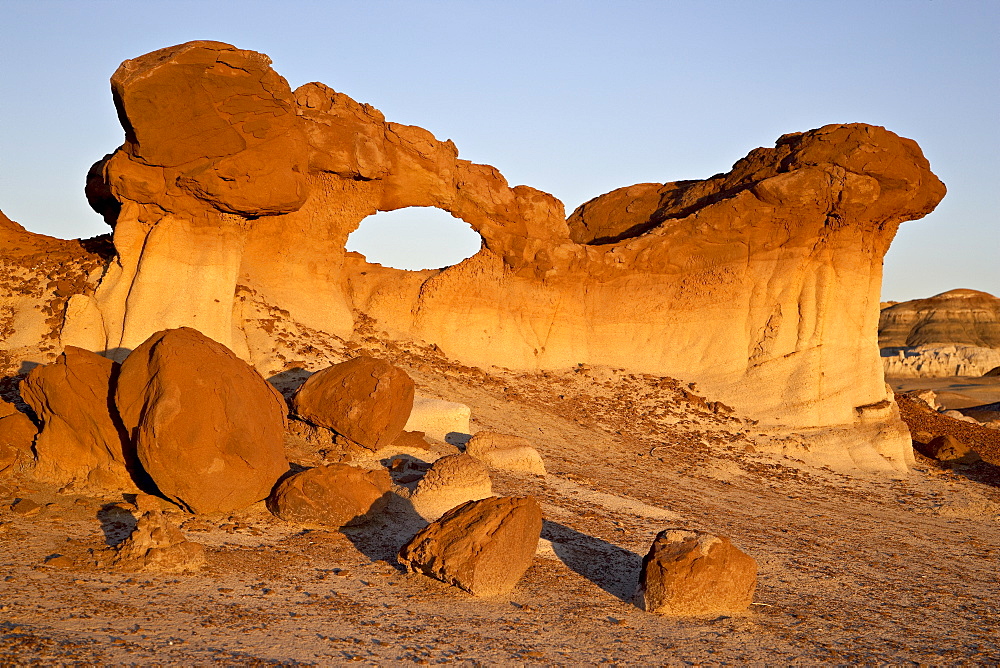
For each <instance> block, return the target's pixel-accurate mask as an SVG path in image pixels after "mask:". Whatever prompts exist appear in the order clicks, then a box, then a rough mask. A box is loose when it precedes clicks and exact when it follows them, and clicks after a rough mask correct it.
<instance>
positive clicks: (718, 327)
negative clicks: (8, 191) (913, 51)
mask: <svg viewBox="0 0 1000 668" xmlns="http://www.w3.org/2000/svg"><path fill="white" fill-rule="evenodd" d="M112 89H113V93H114V100H115V103H116V105H117V107H118V111H119V116H120V118H121V119H122V123H123V125H124V128H125V132H126V140H125V143H124V144H123V145H122V146H121V147H120V148H118V149H117V150H116V151H114V152H113V153H112V154H110V155H108V156H106V157H105V158H104V159H103V160H102V161H100V162H99V163H98V164H97V165H95V167H94V169H92V170H91V174H90V175H89V178H88V184H87V186H88V196H89V199H90V201H91V203H92V204H93V206H94V208H95V209H96V210H98V211H99V212H101V213H102V214H103V215H105V217H106V219H107V220H108V221H109V223H111V224H112V225H113V227H114V249H115V251H116V255H115V256H114V258H113V259H112V260H110V263H109V264H108V266H107V267H106V269H105V270H104V271H103V273H102V272H97V271H92V267H91V268H90V269H88V267H90V265H88V264H87V262H88V261H89V260H88V258H90V257H91V254H88V253H86V252H84V251H77V252H78V253H79V254H80V257H81V260H80V263H79V267H80V269H79V274H80V276H81V277H83V279H85V280H82V281H78V282H76V283H73V282H67V283H66V285H62V286H61V287H59V288H58V289H59V290H66V289H69V290H70V291H71V292H72V296H70V298H69V302H68V304H67V305H66V306H65V309H64V310H65V320H64V321H63V320H62V319H60V320H59V322H57V323H54V324H52V331H54V332H55V335H56V336H57V337H59V341H60V343H61V344H62V345H75V346H78V347H82V348H86V349H89V350H93V351H110V353H109V354H110V355H111V356H113V357H118V358H119V359H120V358H121V356H123V355H124V354H126V353H127V352H128V351H129V350H131V349H132V348H134V347H136V346H138V345H139V344H140V343H142V342H143V341H144V340H146V339H147V338H148V337H149V336H150V335H151V334H153V333H154V332H157V331H161V330H164V329H171V328H178V327H192V328H195V329H198V330H199V331H201V332H202V333H204V334H206V335H207V336H209V337H211V338H212V339H215V340H217V341H219V342H221V343H223V344H224V345H226V346H228V347H230V348H231V349H233V350H234V351H235V352H236V353H237V354H238V355H239V356H241V357H243V358H244V359H246V360H248V361H250V362H251V363H252V364H254V365H255V366H256V367H257V368H258V370H260V371H261V372H262V373H264V374H265V375H273V374H275V373H278V372H281V371H283V370H284V369H285V365H286V362H287V361H288V360H290V359H293V358H294V359H301V357H302V354H301V351H299V350H297V349H294V345H295V343H294V342H295V341H296V340H298V339H299V338H300V336H301V335H302V333H305V332H308V333H309V336H310V337H313V338H314V339H315V338H316V337H327V339H328V340H329V341H331V342H333V343H334V344H336V343H337V342H338V341H339V340H342V339H348V338H350V337H351V336H352V333H353V332H354V331H355V329H356V327H357V326H358V324H359V322H360V321H361V320H364V321H365V322H366V323H371V322H374V323H375V326H376V327H377V330H378V331H380V332H385V334H386V336H388V337H390V338H393V339H398V340H418V341H423V342H426V343H428V344H434V345H436V346H437V347H438V348H439V349H440V350H441V351H442V352H443V353H444V354H445V355H447V356H449V357H450V358H452V359H454V360H457V361H461V362H463V363H465V364H469V365H476V366H489V365H496V366H503V367H508V368H512V369H558V368H565V367H570V366H573V365H576V364H578V363H581V362H585V363H588V364H592V365H608V366H613V367H617V368H624V369H627V370H629V371H631V372H635V373H648V374H654V375H662V376H672V377H675V378H680V379H683V380H684V381H686V382H691V381H696V382H697V383H698V384H699V386H700V390H701V391H704V392H706V393H708V394H710V395H711V396H712V397H713V398H715V399H719V400H721V401H723V402H725V403H727V404H729V405H731V406H733V407H734V408H736V409H737V410H738V411H740V412H741V413H742V414H744V415H747V416H750V417H752V418H753V419H755V420H758V421H759V426H760V427H761V428H771V429H774V430H777V431H783V430H784V431H794V432H795V433H796V434H801V435H804V436H805V437H806V438H810V439H811V441H812V443H814V444H815V445H816V447H814V448H813V451H814V452H815V453H820V454H822V456H824V457H827V458H828V459H831V460H836V459H840V460H842V462H844V463H849V464H852V465H857V466H860V467H862V468H867V469H891V468H897V469H898V468H903V467H905V465H906V463H907V462H908V461H910V459H911V457H912V454H911V449H910V442H909V438H908V436H907V431H906V428H905V426H904V425H903V424H902V422H901V421H900V420H899V418H898V412H897V411H896V407H895V403H894V401H893V399H892V393H891V392H887V390H886V386H885V384H884V381H883V375H882V365H881V361H880V359H879V353H878V344H877V340H876V332H877V327H878V318H879V289H880V284H881V272H882V257H883V255H884V254H885V252H886V250H887V249H888V247H889V244H890V242H891V241H892V238H893V236H894V234H895V232H896V228H897V226H898V225H899V223H901V222H903V221H907V220H913V219H916V218H920V217H922V216H924V215H926V214H927V213H929V212H930V211H931V210H932V209H933V208H934V207H935V205H936V204H937V203H938V201H939V200H940V199H941V198H942V196H943V195H944V192H945V189H944V186H943V184H942V183H941V182H940V181H939V180H938V179H937V178H936V177H935V176H934V174H933V173H932V172H931V171H930V169H929V165H928V162H927V160H926V159H925V158H924V157H923V155H922V154H921V152H920V149H919V147H918V146H917V144H916V143H915V142H913V141H911V140H909V139H904V138H901V137H898V136H897V135H895V134H893V133H892V132H889V131H887V130H885V129H883V128H880V127H873V126H868V125H862V124H850V125H829V126H825V127H823V128H820V129H817V130H812V131H809V132H803V133H793V134H788V135H784V136H783V137H780V138H779V139H778V141H777V143H776V145H775V146H774V147H773V148H758V149H754V150H753V151H751V152H750V153H749V154H748V155H747V157H745V158H743V159H742V160H740V161H739V162H737V163H736V164H735V165H734V166H733V168H732V170H731V171H730V172H728V173H726V174H720V175H717V176H714V177H712V178H710V179H707V180H704V181H681V182H674V183H665V184H660V183H647V184H639V185H634V186H629V187H626V188H622V189H619V190H615V191H613V192H610V193H608V194H605V195H602V196H600V197H597V198H595V199H593V200H591V201H589V202H587V203H585V204H583V205H582V206H580V207H579V208H578V209H577V210H576V211H574V212H573V213H572V215H570V216H569V218H568V219H567V218H566V217H565V212H564V209H563V205H562V203H561V202H559V200H557V199H556V198H554V197H552V196H551V195H548V194H546V193H544V192H540V191H538V190H535V189H533V188H530V187H527V186H515V187H510V186H509V185H508V184H507V182H506V180H505V179H504V177H503V176H502V175H501V174H500V173H499V172H498V171H497V170H496V169H494V168H493V167H490V166H488V165H478V164H474V163H471V162H469V161H467V160H462V159H460V158H459V157H458V150H457V148H456V147H455V145H454V144H453V143H452V142H451V141H439V140H437V139H436V138H435V137H434V136H433V135H432V134H431V133H429V132H427V131H426V130H423V129H421V128H418V127H414V126H408V125H400V124H398V123H392V122H387V121H386V120H385V119H384V117H383V115H382V114H381V113H380V112H379V111H378V110H376V109H374V108H373V107H371V106H369V105H367V104H360V103H358V102H355V101H354V100H352V99H351V98H349V97H347V96H346V95H344V94H343V93H339V92H336V91H334V90H333V89H331V88H329V87H327V86H325V85H322V84H318V83H310V84H306V85H304V86H302V87H300V88H298V89H297V90H295V91H292V90H291V89H290V88H289V86H288V84H287V83H286V82H285V80H284V79H283V78H282V77H280V76H279V75H278V74H277V73H275V72H274V71H273V70H272V69H271V68H270V61H269V59H268V58H267V57H266V56H264V55H262V54H259V53H255V52H253V51H244V50H241V49H237V48H235V47H232V46H229V45H227V44H222V43H218V42H190V43H187V44H183V45H179V46H174V47H170V48H166V49H161V50H159V51H156V52H154V53H151V54H148V55H145V56H142V57H139V58H136V59H134V60H129V61H126V62H125V63H123V64H122V65H121V67H120V68H119V69H118V71H117V72H116V73H115V74H114V76H113V77H112ZM409 206H433V207H438V208H441V209H444V210H446V211H448V212H450V213H451V214H453V215H455V216H457V217H459V218H461V219H462V220H465V221H466V222H468V223H469V224H470V225H471V226H472V227H473V228H474V229H475V230H476V231H477V232H478V233H479V234H480V235H481V236H482V238H483V247H482V250H480V251H479V252H478V253H477V254H476V255H474V256H473V257H471V258H468V259H467V260H464V261H462V262H460V263H459V264H457V265H455V266H452V267H449V268H447V269H443V270H439V271H438V270H436V271H421V272H406V271H401V270H394V269H388V268H383V267H380V266H378V265H372V264H369V263H367V262H365V260H364V258H363V257H361V256H359V255H358V254H355V253H347V252H345V250H344V245H345V241H346V239H347V236H348V235H349V234H350V233H351V232H352V231H354V230H355V229H356V228H357V227H358V226H359V224H360V223H361V221H362V220H364V218H365V217H367V216H370V215H372V214H374V213H375V212H377V211H389V210H393V209H399V208H403V207H409ZM5 229H6V228H2V229H0V231H3V230H5ZM4 234H7V232H4ZM10 234H20V231H17V230H14V231H13V232H10ZM30 243H37V242H34V241H32V242H30ZM67 243H68V242H67ZM19 252H20V251H19ZM3 253H4V256H3V258H2V259H0V262H3V263H6V264H8V265H11V263H14V262H16V259H11V258H12V257H14V256H12V255H11V254H10V252H9V251H8V248H7V247H6V246H5V247H4V250H3ZM19 271H21V273H24V272H28V271H29V269H24V270H23V271H22V270H19ZM5 275H6V274H5ZM3 289H5V290H8V292H5V293H0V300H3V301H2V305H3V306H4V307H5V308H6V309H7V311H9V312H12V313H13V317H14V318H15V319H16V318H21V319H22V320H23V319H24V317H25V316H24V313H25V312H26V311H25V308H28V307H26V306H24V303H23V302H24V299H23V298H21V297H17V296H15V294H14V292H13V291H10V290H9V289H8V288H7V287H6V286H4V288H3ZM52 289H53V290H54V289H56V288H52ZM45 298H47V297H45V296H41V297H38V298H37V299H36V301H37V300H38V299H45ZM18 299H21V301H18ZM8 305H10V306H8ZM5 317H7V316H5ZM4 337H5V338H4V343H3V346H2V347H3V348H5V349H7V351H8V352H12V351H13V350H14V349H16V351H17V355H18V356H20V357H21V359H12V360H11V362H12V364H13V368H14V370H16V368H17V364H19V363H20V362H21V361H22V360H23V359H26V358H27V357H30V356H31V355H32V354H35V355H37V356H38V357H39V359H38V360H37V361H46V359H47V357H46V355H49V354H52V350H38V349H35V350H30V349H29V348H30V347H26V344H24V342H23V341H20V340H19V339H17V337H15V338H14V339H10V338H9V335H7V334H6V333H5V334H4ZM8 341H14V343H15V344H16V345H11V344H10V343H8ZM18 346H20V347H18Z"/></svg>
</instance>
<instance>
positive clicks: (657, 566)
mask: <svg viewBox="0 0 1000 668" xmlns="http://www.w3.org/2000/svg"><path fill="white" fill-rule="evenodd" d="M756 587H757V562H756V561H754V559H753V558H752V557H750V556H748V555H747V554H745V553H744V552H742V551H741V550H740V549H738V548H737V547H736V546H734V545H733V544H732V543H731V542H730V541H729V539H728V538H725V537H723V536H713V535H712V534H709V533H705V532H703V531H689V530H687V529H667V530H666V531H661V532H660V533H659V534H658V535H657V536H656V539H655V540H654V541H653V545H652V547H651V548H650V550H649V554H647V555H646V556H645V558H644V559H643V560H642V573H641V574H640V576H639V587H638V589H637V590H636V603H637V604H638V605H639V606H640V607H641V608H643V609H644V610H646V611H647V612H653V613H657V614H662V615H677V616H686V615H692V616H693V615H714V614H731V613H735V612H740V611H743V610H746V609H747V608H748V607H749V606H750V603H751V602H752V601H753V593H754V590H755V589H756Z"/></svg>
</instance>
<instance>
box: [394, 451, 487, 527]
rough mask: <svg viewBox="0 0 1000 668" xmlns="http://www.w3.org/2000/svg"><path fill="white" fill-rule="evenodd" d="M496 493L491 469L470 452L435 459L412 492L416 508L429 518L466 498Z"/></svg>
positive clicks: (480, 497)
mask: <svg viewBox="0 0 1000 668" xmlns="http://www.w3.org/2000/svg"><path fill="white" fill-rule="evenodd" d="M492 494H493V481H492V480H491V479H490V472H489V471H488V470H486V466H484V465H483V464H482V463H481V462H480V461H479V460H478V459H475V458H473V457H471V456H469V455H467V454H461V455H448V456H447V457H442V458H441V459H439V460H437V461H436V462H434V464H432V465H431V467H430V469H429V470H428V471H427V473H425V474H424V477H423V478H421V480H420V482H419V483H417V488H416V489H415V490H414V492H413V494H412V495H411V496H410V502H411V503H412V504H413V509H414V510H416V511H417V514H419V515H420V516H421V517H423V518H424V519H427V520H435V519H437V518H439V517H441V515H443V514H444V513H445V512H447V511H448V510H451V509H452V508H454V507H455V506H458V505H460V504H463V503H465V502H466V501H475V500H479V499H485V498H486V497H488V496H491V495H492Z"/></svg>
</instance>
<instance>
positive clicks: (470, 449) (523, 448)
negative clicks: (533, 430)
mask: <svg viewBox="0 0 1000 668" xmlns="http://www.w3.org/2000/svg"><path fill="white" fill-rule="evenodd" d="M465 452H466V453H467V454H468V455H470V456H472V457H475V458H476V459H478V460H479V461H481V462H482V463H484V464H486V466H488V467H489V468H492V469H502V470H505V471H523V472H525V473H534V474H535V475H545V464H544V463H543V462H542V456H541V455H539V454H538V450H535V448H533V447H532V446H531V441H529V440H528V439H526V438H521V437H520V436H511V435H510V434H498V433H496V432H492V431H480V432H477V433H476V435H475V436H473V437H472V438H471V439H470V440H469V442H468V443H467V444H466V446H465Z"/></svg>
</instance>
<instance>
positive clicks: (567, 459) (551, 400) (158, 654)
mask: <svg viewBox="0 0 1000 668" xmlns="http://www.w3.org/2000/svg"><path fill="white" fill-rule="evenodd" d="M390 354H395V355H396V360H397V361H398V362H399V363H400V364H403V365H405V366H406V367H407V368H408V370H409V371H411V373H412V375H413V377H414V379H415V380H416V381H417V383H418V387H419V390H420V391H421V392H423V393H425V394H430V395H434V396H439V397H441V398H445V399H449V400H452V401H461V402H464V403H467V404H469V405H470V406H471V407H472V409H473V416H474V430H480V429H492V430H498V431H504V432H507V433H513V434H518V435H522V436H525V437H527V438H529V439H531V440H532V441H533V442H534V444H535V445H536V447H537V448H538V449H539V451H540V452H541V453H542V455H543V457H544V458H545V461H546V465H547V467H548V470H549V475H547V476H546V477H544V478H542V477H534V476H528V475H525V476H519V475H514V474H496V475H495V476H494V481H495V491H496V492H497V493H499V494H518V495H522V494H532V495H534V496H536V497H537V498H538V499H539V500H540V502H541V503H542V506H543V510H544V513H545V518H546V520H545V527H544V530H543V541H542V543H541V545H540V546H539V552H538V555H537V557H536V559H535V563H534V565H533V566H532V567H531V569H530V570H529V571H528V572H527V574H526V575H525V577H524V579H523V580H522V581H521V583H520V584H519V586H518V587H517V589H516V591H515V592H514V593H513V595H511V596H509V597H504V598H501V599H493V600H477V599H474V598H472V597H471V596H469V595H467V594H465V593H463V592H461V591H459V590H458V589H455V588H452V587H449V586H447V585H444V584H442V583H439V582H436V581H434V580H431V579H429V578H426V577H424V576H421V575H415V574H406V573H404V572H403V571H402V570H401V569H400V568H399V567H398V565H397V564H396V561H395V553H396V551H397V550H398V548H399V547H400V546H401V545H402V544H403V543H404V542H405V541H406V540H407V539H408V538H409V536H411V535H412V534H413V533H414V531H415V526H416V525H415V523H414V520H413V518H412V516H411V515H410V514H407V512H406V509H405V507H402V506H399V505H397V506H394V507H392V508H390V511H389V512H387V513H386V514H385V515H384V516H383V517H382V518H381V519H380V520H378V521H377V522H374V523H372V524H369V525H367V526H365V527H359V528H352V529H345V530H343V531H342V532H341V531H335V532H319V531H304V530H302V529H301V528H299V527H296V526H294V525H290V524H286V523H283V522H281V521H280V520H277V519H276V518H274V517H272V516H271V515H269V514H268V513H267V512H266V510H264V509H263V507H261V506H258V507H254V508H251V509H249V510H247V511H245V512H243V513H240V514H238V515H236V516H233V517H208V518H192V517H191V516H188V515H184V514H182V513H180V512H174V513H172V514H171V515H170V516H171V518H173V519H174V521H175V522H176V523H177V524H180V525H182V526H183V529H184V531H185V533H186V534H187V536H188V537H189V538H190V539H191V540H195V541H197V542H200V543H202V544H204V545H206V547H207V548H208V552H209V554H208V559H209V565H208V567H207V568H206V569H205V570H204V571H203V572H202V573H200V574H197V575H157V574H148V573H140V574H128V573H117V572H113V571H110V570H108V569H107V568H101V567H98V566H96V565H94V564H93V562H94V560H95V557H93V556H92V553H91V551H93V554H96V555H100V554H101V551H102V550H103V549H104V548H105V547H106V546H107V545H109V544H114V543H115V542H117V541H118V540H120V539H121V537H122V536H124V535H126V534H127V533H128V531H129V528H130V526H131V523H132V522H134V519H133V518H132V516H131V515H130V514H128V513H127V512H125V511H123V510H122V509H121V507H120V506H115V505H113V503H114V502H116V501H121V499H120V498H104V499H97V498H86V497H78V496H66V495H59V494H56V493H55V492H54V490H51V489H47V488H44V487H42V486H39V485H37V484H32V483H29V482H25V481H19V480H11V479H6V480H0V486H5V487H3V489H0V501H2V503H0V560H2V563H3V574H2V576H0V662H4V663H19V664H20V663H30V662H42V663H46V664H48V663H75V662H83V663H99V664H107V663H131V664H149V663H158V664H183V665H191V664H204V663H209V662H221V663H225V664H233V665H256V664H268V663H315V664H323V665H331V664H333V665H339V664H347V663H360V664H363V665H397V664H413V663H416V664H421V665H423V664H437V663H458V664H468V665H485V664H509V665H580V664H602V663H606V664H627V665H660V664H671V665H676V664H704V663H708V664H717V663H730V664H746V663H770V664H775V663H792V662H795V663H817V662H827V663H836V664H847V663H868V664H871V663H893V664H903V663H933V664H953V663H975V664H989V663H997V662H1000V628H998V625H1000V621H998V620H1000V614H998V613H1000V583H998V577H997V576H998V572H1000V569H998V564H1000V489H998V488H997V487H995V486H993V485H992V484H986V483H983V482H976V481H975V480H974V479H972V477H970V476H969V475H966V473H965V472H963V471H952V470H949V469H946V468H942V467H939V466H938V465H937V464H935V463H932V462H930V461H929V460H927V459H924V458H922V457H919V456H918V460H919V461H918V466H917V467H916V469H915V470H914V471H913V472H912V473H911V474H910V475H909V477H907V478H906V479H902V480H891V479H885V478H875V477H867V476H847V475H843V474H839V473H835V472H833V471H830V470H828V469H817V468H811V467H809V466H807V465H806V464H804V463H802V462H799V461H797V460H794V459H790V458H787V457H783V456H781V455H774V454H766V453H763V452H755V451H754V450H755V448H753V444H754V442H755V441H756V440H757V439H758V438H759V436H758V434H756V433H755V432H754V431H753V428H752V426H750V425H749V423H744V422H743V421H741V420H740V419H738V418H736V417H732V416H728V415H726V414H725V412H724V411H721V412H719V413H718V414H716V413H712V412H711V411H710V410H708V409H706V407H705V406H702V405H701V402H700V401H699V400H698V399H697V397H687V398H685V396H684V394H683V390H684V389H686V387H682V386H681V385H680V384H678V383H677V382H675V381H671V380H669V379H658V378H652V377H632V376H627V375H624V374H620V373H615V372H613V371H610V370H604V369H596V370H576V371H567V372H566V373H562V374H538V375H535V374H528V375H524V374H512V373H502V372H497V373H495V374H486V373H484V372H482V371H479V370H475V369H469V368H465V367H458V366H451V365H448V364H445V363H443V362H441V361H435V360H433V359H426V358H421V359H418V358H416V357H414V356H412V355H409V354H408V352H407V351H401V350H396V351H395V352H394V353H393V352H392V351H390ZM708 408H710V407H708ZM748 446H749V447H748ZM994 464H1000V461H997V462H994ZM16 498H31V499H33V500H35V501H36V502H39V503H41V504H43V507H42V509H41V510H40V511H39V512H38V513H37V514H35V515H31V516H21V515H17V514H15V513H14V512H12V511H11V510H9V508H8V507H9V505H10V504H11V502H12V501H13V500H14V499H16ZM46 504H49V505H46ZM667 527H688V528H699V529H704V530H708V531H712V532H716V533H721V534H724V535H727V536H729V537H731V538H732V540H733V541H734V542H735V544H736V545H737V546H739V547H741V548H742V549H743V550H744V551H746V552H747V553H749V554H750V555H751V556H753V557H754V558H756V560H757V562H758V565H759V568H760V572H759V585H758V589H757V593H756V597H755V603H754V605H753V606H752V608H751V609H750V611H749V612H747V613H746V614H742V615H736V616H721V617H714V618H694V619H672V618H665V617H659V616H654V615H649V614H646V613H644V612H642V611H641V610H639V609H638V608H636V607H635V606H634V605H633V604H632V603H631V597H632V593H633V591H634V588H635V584H636V581H637V579H638V569H639V565H640V561H641V557H642V555H643V554H644V553H645V552H646V550H647V549H648V547H649V545H650V543H651V542H652V539H653V537H654V536H655V534H656V533H657V532H659V531H660V530H662V529H664V528H667ZM52 555H64V556H67V557H69V558H70V559H71V560H73V564H72V565H64V566H63V567H58V566H54V565H47V564H45V563H44V562H45V559H46V558H48V557H51V556H52ZM68 561H69V560H57V561H55V562H53V563H60V562H63V563H66V562H68Z"/></svg>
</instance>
